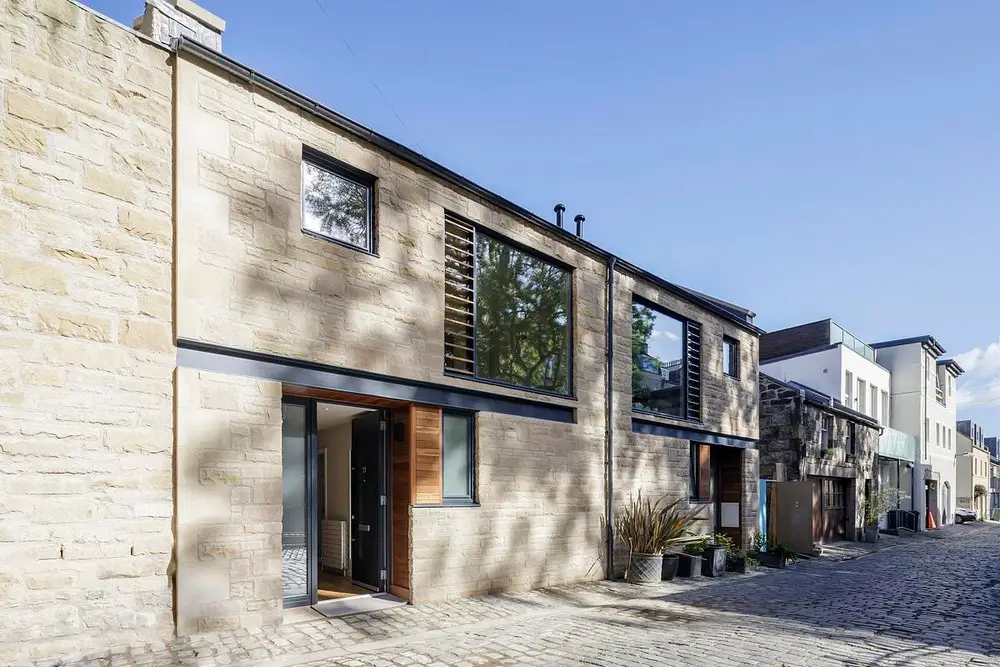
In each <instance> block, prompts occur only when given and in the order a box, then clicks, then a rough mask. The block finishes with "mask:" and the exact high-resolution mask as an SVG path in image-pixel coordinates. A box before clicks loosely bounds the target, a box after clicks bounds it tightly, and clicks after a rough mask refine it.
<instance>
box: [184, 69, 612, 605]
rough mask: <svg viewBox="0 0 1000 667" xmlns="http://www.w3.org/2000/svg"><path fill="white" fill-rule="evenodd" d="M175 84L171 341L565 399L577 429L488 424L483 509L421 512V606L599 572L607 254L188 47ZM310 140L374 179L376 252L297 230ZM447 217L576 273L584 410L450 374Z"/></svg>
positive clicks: (488, 419) (417, 571)
mask: <svg viewBox="0 0 1000 667" xmlns="http://www.w3.org/2000/svg"><path fill="white" fill-rule="evenodd" d="M175 74H176V77H177V91H178V93H177V95H178V97H177V109H178V111H177V114H178V116H177V131H178V138H177V142H178V151H177V166H176V169H177V191H176V197H177V211H178V218H177V261H178V268H179V270H178V283H177V290H178V292H177V307H178V311H177V330H178V336H179V337H182V338H187V339H192V340H198V341H204V342H208V343H216V344H219V345H224V346H226V347H231V348H239V349H243V350H252V351H257V352H266V353H271V354H277V355H281V356H284V357H291V358H296V359H306V360H309V361H314V362H320V363H325V364H331V365H335V366H341V367H348V368H360V369H364V370H366V371H372V372H376V373H382V374H385V375H390V376H393V377H399V378H406V379H414V380H425V381H432V382H434V383H437V384H444V385H453V386H456V387H462V388H468V389H477V390H480V391H483V390H486V391H489V392H491V393H495V394H501V395H510V396H517V397H529V396H530V397H531V398H532V399H534V400H541V401H548V402H551V403H556V404H559V405H567V406H572V407H573V408H575V410H576V421H575V423H570V424H561V423H554V422H547V421H542V420H536V419H527V418H518V417H513V416H507V415H499V414H491V413H485V412H484V413H480V414H479V416H478V418H477V444H478V448H477V451H478V455H477V467H476V469H477V482H478V483H477V486H478V500H479V504H480V506H479V507H444V506H439V507H426V506H417V507H413V508H412V509H411V550H410V559H411V563H410V566H411V567H410V572H411V584H412V588H411V595H412V599H413V601H414V602H417V603H422V602H429V601H436V600H444V599H450V598H455V597H459V596H463V595H470V594H476V593H486V592H490V591H503V590H526V589H529V588H534V587H537V586H540V585H550V584H557V583H564V582H569V581H579V580H582V579H596V578H600V577H602V576H603V575H604V564H603V560H602V558H603V550H602V544H603V532H602V520H601V519H602V516H603V514H604V485H603V477H604V473H603V469H604V468H603V461H604V387H605V384H604V375H605V372H604V371H605V358H604V346H603V342H604V339H605V333H604V322H605V319H604V294H605V287H604V286H605V267H604V262H603V260H601V259H598V258H597V257H594V256H592V255H590V254H587V253H585V252H582V251H580V250H578V249H575V248H573V247H572V246H571V245H569V244H566V243H565V242H564V241H559V240H558V239H557V238H556V236H555V234H549V233H546V232H545V231H543V230H539V229H538V228H536V227H533V226H529V225H527V224H525V223H524V222H523V221H520V220H518V219H516V218H514V217H512V216H511V215H509V214H507V213H504V212H501V211H500V210H498V209H496V208H493V207H491V206H487V205H486V204H484V203H482V202H480V201H477V200H476V199H474V198H472V197H470V196H469V195H468V194H466V193H464V192H460V191H457V190H456V189H454V188H451V187H449V186H445V185H444V184H442V183H441V182H439V181H437V180H436V179H435V178H433V177H431V176H429V175H427V174H426V173H424V172H422V171H419V170H417V169H415V168H414V167H412V166H410V165H409V164H406V163H404V162H402V161H400V160H399V159H398V158H395V157H393V156H390V155H388V154H385V153H382V152H380V151H379V150H377V149H375V148H374V147H373V146H371V145H369V144H365V143H363V142H360V141H359V140H357V139H355V138H353V137H351V136H349V135H347V134H345V133H344V132H343V131H341V130H339V129H338V128H336V127H334V126H333V125H331V124H329V123H327V122H326V121H324V120H322V119H319V118H316V117H314V116H311V115H308V114H306V113H304V112H302V111H300V110H298V109H296V108H294V107H291V106H290V105H288V104H286V103H285V102H283V101H280V100H279V99H277V98H275V97H273V96H271V95H270V94H268V93H266V92H264V91H261V90H259V89H254V88H251V87H249V86H248V85H245V84H243V83H240V82H238V81H235V80H233V79H232V78H231V77H230V76H229V75H227V74H226V73H224V72H221V71H217V70H215V69H214V68H213V67H212V66H211V65H209V64H207V63H205V62H203V61H200V60H198V59H197V58H195V57H193V56H191V55H190V54H186V53H181V54H179V56H178V66H177V69H176V72H175ZM303 146H309V147H310V148H312V149H315V150H319V151H321V152H323V153H326V154H327V155H330V156H331V157H334V158H336V159H338V160H341V161H343V162H346V163H348V164H350V165H352V166H354V167H355V168H358V169H361V170H363V171H366V172H368V173H370V174H373V175H374V176H375V177H376V178H377V182H376V186H375V191H376V206H375V226H376V230H377V232H376V233H377V236H378V253H377V255H374V256H373V255H370V254H366V253H360V252H357V251H355V250H351V249H348V248H344V247H342V246H339V245H335V244H332V243H329V242H326V241H323V240H319V239H316V238H313V237H310V236H306V235H304V234H302V231H301V159H302V149H303ZM446 211H449V212H453V213H457V214H459V215H461V216H463V217H465V218H467V219H469V220H472V221H474V222H476V223H477V224H480V225H482V226H483V227H486V228H489V229H492V230H495V231H496V232H498V233H500V234H502V235H504V236H507V237H509V238H513V239H515V240H517V241H519V242H520V243H522V244H524V245H525V246H528V247H531V248H535V249H537V250H538V251H539V252H541V253H544V254H546V255H549V256H551V257H554V258H557V259H559V260H561V261H562V262H565V263H567V264H569V265H570V266H572V267H574V269H575V270H574V294H575V300H574V335H575V339H576V341H575V343H576V344H575V347H574V368H575V373H574V392H575V395H576V400H572V399H563V398H558V397H545V396H540V395H538V394H529V393H527V392H523V391H519V390H516V389H506V388H501V387H495V386H492V385H482V384H480V383H476V382H470V381H468V380H463V379H459V378H454V377H449V376H446V375H445V374H444V344H443V334H442V332H443V319H444V297H443V295H444V218H445V212H446ZM275 562H276V563H277V561H275ZM277 609H278V607H277V606H276V607H275V610H277ZM251 620H252V621H253V622H256V621H257V620H258V619H256V618H253V619H251Z"/></svg>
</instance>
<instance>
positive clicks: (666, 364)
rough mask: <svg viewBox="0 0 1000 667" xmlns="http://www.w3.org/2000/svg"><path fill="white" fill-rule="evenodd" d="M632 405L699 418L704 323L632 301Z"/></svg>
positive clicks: (668, 413)
mask: <svg viewBox="0 0 1000 667" xmlns="http://www.w3.org/2000/svg"><path fill="white" fill-rule="evenodd" d="M632 407H633V408H635V409H637V410H647V411H649V412H655V413H658V414H662V415H667V416H670V417H679V418H681V419H694V420H698V419H701V326H700V325H699V324H698V323H697V322H691V321H689V320H684V319H681V318H679V317H677V316H674V315H668V314H667V313H666V312H664V311H662V310H660V309H659V308H657V307H654V306H653V305H652V304H649V303H647V302H645V301H641V300H639V299H634V300H633V301H632Z"/></svg>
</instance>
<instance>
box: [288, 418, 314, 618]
mask: <svg viewBox="0 0 1000 667" xmlns="http://www.w3.org/2000/svg"><path fill="white" fill-rule="evenodd" d="M308 407H309V406H308V404H305V403H283V404H282V406H281V417H282V420H281V502H282V510H281V584H282V597H283V598H284V603H285V606H286V607H287V606H292V605H296V604H309V603H310V597H311V595H310V593H311V586H310V584H311V580H312V577H311V571H310V565H311V560H312V559H311V558H310V557H309V555H310V554H309V551H310V550H309V546H310V545H309V539H308V538H309V533H310V531H309V501H308V498H309V493H308V490H309V486H310V485H309V484H308V481H309V472H310V466H309V464H308V461H309V446H308V443H309V428H308Z"/></svg>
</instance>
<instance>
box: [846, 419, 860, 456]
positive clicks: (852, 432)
mask: <svg viewBox="0 0 1000 667" xmlns="http://www.w3.org/2000/svg"><path fill="white" fill-rule="evenodd" d="M857 452H858V425H857V424H855V423H854V422H850V425H849V426H848V427H847V453H848V454H857Z"/></svg>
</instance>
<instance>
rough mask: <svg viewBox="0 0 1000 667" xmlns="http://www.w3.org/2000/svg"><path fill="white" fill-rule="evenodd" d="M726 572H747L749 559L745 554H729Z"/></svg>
mask: <svg viewBox="0 0 1000 667" xmlns="http://www.w3.org/2000/svg"><path fill="white" fill-rule="evenodd" d="M726 572H738V573H740V574H746V573H747V559H746V558H744V557H743V556H727V557H726Z"/></svg>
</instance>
